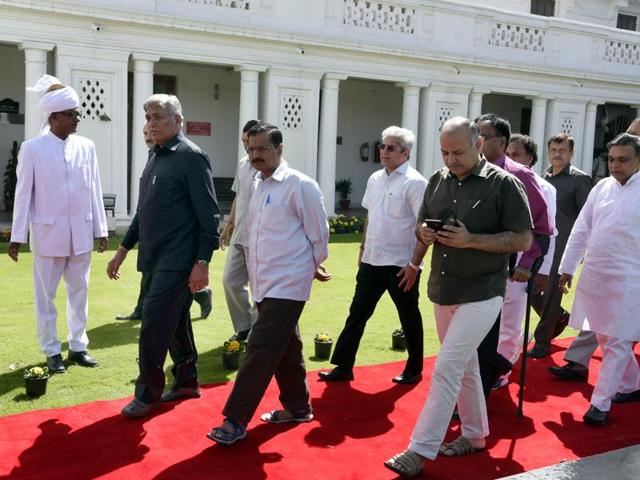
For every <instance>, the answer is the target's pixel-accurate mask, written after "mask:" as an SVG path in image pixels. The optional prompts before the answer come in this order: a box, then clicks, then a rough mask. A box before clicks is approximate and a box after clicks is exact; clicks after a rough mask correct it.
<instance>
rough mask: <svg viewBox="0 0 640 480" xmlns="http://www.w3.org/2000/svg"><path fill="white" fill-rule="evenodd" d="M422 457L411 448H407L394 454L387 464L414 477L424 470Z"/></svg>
mask: <svg viewBox="0 0 640 480" xmlns="http://www.w3.org/2000/svg"><path fill="white" fill-rule="evenodd" d="M422 463H423V462H422V459H421V458H420V456H419V455H418V454H417V453H415V452H412V451H411V450H405V451H404V452H402V453H399V454H397V455H394V456H393V457H392V458H390V459H389V460H387V464H389V466H391V467H393V469H394V470H396V471H398V472H401V474H402V475H406V476H408V477H413V476H415V475H418V474H419V473H421V472H422Z"/></svg>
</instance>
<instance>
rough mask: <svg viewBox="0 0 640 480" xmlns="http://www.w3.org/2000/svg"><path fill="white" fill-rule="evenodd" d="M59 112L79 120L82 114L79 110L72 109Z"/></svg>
mask: <svg viewBox="0 0 640 480" xmlns="http://www.w3.org/2000/svg"><path fill="white" fill-rule="evenodd" d="M58 113H61V114H62V115H66V116H67V117H69V118H73V119H74V120H77V119H79V118H80V117H81V116H82V113H80V112H78V111H77V110H71V111H68V112H58Z"/></svg>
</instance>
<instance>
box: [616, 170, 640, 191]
mask: <svg viewBox="0 0 640 480" xmlns="http://www.w3.org/2000/svg"><path fill="white" fill-rule="evenodd" d="M638 178H640V171H638V172H636V173H634V174H633V175H631V177H629V180H627V183H625V184H624V185H622V184H620V182H618V181H617V180H616V182H618V185H620V186H621V187H622V188H624V187H627V186H629V185H631V184H633V183H637V182H639V181H640V180H638Z"/></svg>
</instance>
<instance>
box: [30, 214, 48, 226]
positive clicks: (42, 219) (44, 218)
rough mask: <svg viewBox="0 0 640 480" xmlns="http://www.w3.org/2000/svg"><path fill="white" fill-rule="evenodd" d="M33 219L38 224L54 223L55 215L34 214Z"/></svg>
mask: <svg viewBox="0 0 640 480" xmlns="http://www.w3.org/2000/svg"><path fill="white" fill-rule="evenodd" d="M31 221H32V222H33V223H36V224H38V225H53V215H34V216H33V219H32V220H31Z"/></svg>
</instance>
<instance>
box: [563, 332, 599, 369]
mask: <svg viewBox="0 0 640 480" xmlns="http://www.w3.org/2000/svg"><path fill="white" fill-rule="evenodd" d="M596 348H598V339H597V338H596V334H595V333H593V332H590V331H588V330H582V331H580V334H579V335H578V336H577V337H576V338H574V339H573V342H571V345H570V346H569V349H568V350H567V351H566V352H564V359H565V360H566V361H567V362H575V363H579V364H580V365H583V366H584V367H586V368H589V362H590V361H591V357H592V356H593V352H595V351H596Z"/></svg>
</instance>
